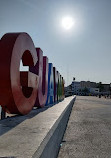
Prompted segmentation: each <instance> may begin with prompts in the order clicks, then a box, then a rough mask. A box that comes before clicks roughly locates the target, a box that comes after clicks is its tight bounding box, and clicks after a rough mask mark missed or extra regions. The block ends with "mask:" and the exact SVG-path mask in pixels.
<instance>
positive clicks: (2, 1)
mask: <svg viewBox="0 0 111 158" xmlns="http://www.w3.org/2000/svg"><path fill="white" fill-rule="evenodd" d="M66 16H71V17H72V18H73V19H74V21H75V25H74V26H73V27H72V28H71V29H70V30H65V29H64V28H63V27H62V25H61V21H62V18H63V17H66ZM7 32H27V33H28V34H29V35H30V36H31V37H32V39H33V42H34V44H35V47H40V48H41V49H42V50H43V53H44V55H47V56H48V58H49V62H52V63H53V65H54V66H55V67H56V68H57V70H58V71H59V72H60V73H61V74H62V76H63V77H64V79H65V82H66V85H67V84H69V83H71V81H72V78H73V77H76V80H77V81H81V80H85V81H87V80H90V81H95V82H100V81H101V82H103V83H110V82H111V0H0V38H1V37H2V36H3V35H4V34H5V33H7Z"/></svg>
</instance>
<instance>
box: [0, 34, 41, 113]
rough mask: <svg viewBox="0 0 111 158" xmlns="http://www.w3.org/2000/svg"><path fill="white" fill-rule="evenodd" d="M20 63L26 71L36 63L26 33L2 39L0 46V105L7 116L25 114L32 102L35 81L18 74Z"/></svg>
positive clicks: (29, 75) (35, 76) (29, 76)
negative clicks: (9, 114) (8, 113)
mask: <svg viewBox="0 0 111 158" xmlns="http://www.w3.org/2000/svg"><path fill="white" fill-rule="evenodd" d="M21 59H22V61H23V65H28V66H29V67H30V66H34V65H35V64H36V63H37V60H38V59H37V55H36V49H35V47H34V44H33V42H32V40H31V38H30V36H29V35H28V34H26V33H9V34H6V35H4V36H3V37H2V39H1V42H0V74H1V75H0V104H1V105H2V107H3V109H4V110H5V111H8V112H10V113H21V114H27V113H29V112H30V111H31V109H32V108H33V105H34V103H35V100H36V95H37V84H38V78H37V75H35V74H33V73H31V72H20V71H19V67H20V60H21ZM23 77H24V78H23ZM22 84H23V85H22Z"/></svg>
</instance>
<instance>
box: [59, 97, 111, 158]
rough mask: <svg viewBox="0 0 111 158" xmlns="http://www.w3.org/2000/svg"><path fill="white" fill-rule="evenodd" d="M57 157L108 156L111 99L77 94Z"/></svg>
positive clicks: (107, 157) (110, 130)
mask: <svg viewBox="0 0 111 158" xmlns="http://www.w3.org/2000/svg"><path fill="white" fill-rule="evenodd" d="M58 158H111V99H105V98H98V97H84V96H77V98H76V101H75V104H74V106H73V108H72V112H71V116H70V119H69V122H68V126H67V129H66V132H65V135H64V138H63V141H62V142H61V148H60V152H59V155H58Z"/></svg>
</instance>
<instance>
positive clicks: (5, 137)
mask: <svg viewBox="0 0 111 158" xmlns="http://www.w3.org/2000/svg"><path fill="white" fill-rule="evenodd" d="M74 101H75V96H73V97H68V98H65V99H64V100H63V101H62V102H59V103H57V104H56V105H54V106H52V107H44V108H42V109H37V110H36V109H33V110H32V111H31V112H30V113H29V114H28V115H25V116H14V117H10V118H7V119H4V120H0V156H1V157H16V158H31V157H32V158H56V156H57V154H58V151H59V147H60V143H61V140H62V137H63V134H64V131H65V128H66V125H67V122H68V119H69V116H70V112H71V109H72V106H73V104H74Z"/></svg>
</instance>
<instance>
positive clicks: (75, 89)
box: [72, 81, 81, 95]
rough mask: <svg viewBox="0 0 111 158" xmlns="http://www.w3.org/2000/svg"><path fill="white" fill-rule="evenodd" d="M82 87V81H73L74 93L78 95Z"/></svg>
mask: <svg viewBox="0 0 111 158" xmlns="http://www.w3.org/2000/svg"><path fill="white" fill-rule="evenodd" d="M80 89H81V85H80V82H76V81H73V82H72V94H76V95H78V94H79V92H80Z"/></svg>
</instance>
